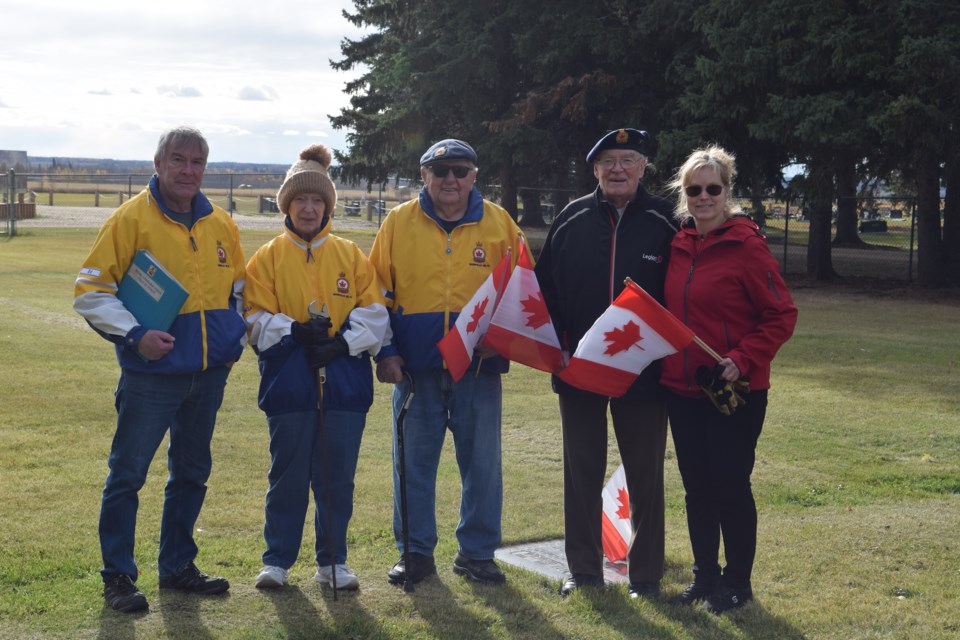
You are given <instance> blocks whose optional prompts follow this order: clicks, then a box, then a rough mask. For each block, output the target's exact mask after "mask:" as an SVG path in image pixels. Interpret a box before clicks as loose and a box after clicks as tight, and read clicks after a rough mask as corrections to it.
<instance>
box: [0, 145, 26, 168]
mask: <svg viewBox="0 0 960 640" xmlns="http://www.w3.org/2000/svg"><path fill="white" fill-rule="evenodd" d="M0 165H6V167H7V168H8V169H13V168H15V167H16V166H17V165H20V167H21V168H22V169H26V168H27V166H28V164H27V152H26V151H6V150H3V149H0Z"/></svg>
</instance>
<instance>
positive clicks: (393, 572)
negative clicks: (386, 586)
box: [387, 551, 437, 584]
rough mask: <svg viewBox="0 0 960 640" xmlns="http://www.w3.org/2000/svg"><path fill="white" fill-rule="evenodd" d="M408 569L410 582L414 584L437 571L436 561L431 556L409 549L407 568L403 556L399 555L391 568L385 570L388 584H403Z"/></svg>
mask: <svg viewBox="0 0 960 640" xmlns="http://www.w3.org/2000/svg"><path fill="white" fill-rule="evenodd" d="M408 569H409V576H410V582H411V583H412V584H416V583H418V582H420V581H421V580H423V579H424V578H426V577H427V576H432V575H434V574H435V573H436V572H437V563H436V562H434V560H433V556H427V555H424V554H422V553H416V552H415V551H411V552H410V567H409V568H408V567H407V566H406V563H404V561H403V556H400V560H398V561H397V564H395V565H393V568H392V569H390V571H388V572H387V581H388V582H389V583H390V584H403V582H404V580H406V579H407V573H408Z"/></svg>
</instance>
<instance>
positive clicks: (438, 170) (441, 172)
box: [429, 164, 473, 178]
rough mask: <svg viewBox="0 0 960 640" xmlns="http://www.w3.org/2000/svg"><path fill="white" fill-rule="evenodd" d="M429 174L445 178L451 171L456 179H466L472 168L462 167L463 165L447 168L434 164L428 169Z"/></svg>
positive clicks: (446, 166) (443, 165)
mask: <svg viewBox="0 0 960 640" xmlns="http://www.w3.org/2000/svg"><path fill="white" fill-rule="evenodd" d="M429 169H430V173H432V174H433V175H435V176H437V177H438V178H446V177H447V174H448V173H450V172H451V171H453V175H454V177H456V178H466V177H467V174H468V173H470V172H471V171H473V167H464V166H463V165H456V166H453V167H451V166H448V165H445V164H435V165H431V166H430V167H429Z"/></svg>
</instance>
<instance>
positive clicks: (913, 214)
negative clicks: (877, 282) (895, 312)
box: [907, 199, 917, 282]
mask: <svg viewBox="0 0 960 640" xmlns="http://www.w3.org/2000/svg"><path fill="white" fill-rule="evenodd" d="M916 228H917V200H916V199H914V200H913V202H911V203H910V259H909V261H908V263H907V282H913V237H914V236H913V234H914V231H915V229H916Z"/></svg>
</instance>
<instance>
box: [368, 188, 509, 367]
mask: <svg viewBox="0 0 960 640" xmlns="http://www.w3.org/2000/svg"><path fill="white" fill-rule="evenodd" d="M525 241H526V240H525V238H524V237H523V233H522V232H521V231H520V228H519V227H518V226H517V224H516V222H514V221H513V219H512V218H511V217H510V214H509V213H507V212H506V210H505V209H503V208H502V207H500V206H498V205H496V204H494V203H492V202H490V201H488V200H484V199H483V197H482V196H481V195H480V192H479V191H478V190H477V189H476V187H474V188H473V189H472V191H471V192H470V197H469V200H468V203H467V212H466V214H465V215H464V217H463V218H462V219H461V220H460V222H459V224H457V226H456V227H454V228H453V230H452V231H450V232H447V231H446V230H445V229H444V228H443V226H441V223H440V221H439V218H438V217H437V215H436V213H435V212H434V209H433V203H432V202H431V200H430V196H429V195H428V194H427V191H426V189H425V188H424V189H421V191H420V197H419V198H418V199H416V200H410V201H409V202H405V203H403V204H401V205H399V206H398V207H396V208H394V209H393V210H392V211H391V212H390V214H389V215H388V216H387V217H386V219H385V220H384V222H383V226H382V227H381V228H380V231H379V232H378V233H377V237H376V240H374V243H373V248H372V249H371V251H370V262H371V263H372V264H373V266H374V268H375V269H376V270H377V275H378V276H379V278H380V282H381V283H382V284H383V286H384V288H385V289H386V291H387V307H388V308H389V309H390V312H391V326H392V328H393V339H392V342H390V343H388V344H384V346H383V349H381V351H380V354H379V355H378V356H377V359H380V358H384V357H387V356H392V355H400V356H402V357H403V360H404V366H405V367H406V368H408V369H409V370H410V371H412V372H417V371H427V370H432V369H441V368H443V367H444V362H443V357H442V356H441V354H440V350H439V349H438V348H437V342H438V341H439V340H440V339H441V338H443V336H444V335H446V333H447V331H449V330H450V328H451V327H453V324H454V323H455V322H456V320H457V316H458V315H459V314H460V310H461V309H462V308H463V306H464V305H466V304H467V303H468V302H469V301H470V298H472V297H473V294H474V293H476V291H477V289H478V288H480V285H482V284H483V282H484V281H485V280H486V279H487V277H488V276H489V275H490V273H491V272H492V271H493V268H494V267H496V266H497V264H498V263H499V262H500V260H501V258H503V256H504V255H506V254H507V252H508V251H510V252H511V253H512V257H511V263H512V264H511V267H512V266H515V265H516V262H517V256H519V251H520V243H521V242H525ZM508 365H509V362H508V361H507V360H505V359H503V358H501V357H500V356H495V357H493V358H486V359H484V360H483V362H482V363H481V364H480V366H481V369H482V370H483V371H491V372H498V373H503V372H505V371H507V368H508ZM476 366H477V362H476V359H475V360H474V363H473V364H472V365H471V368H472V369H475V368H476Z"/></svg>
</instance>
